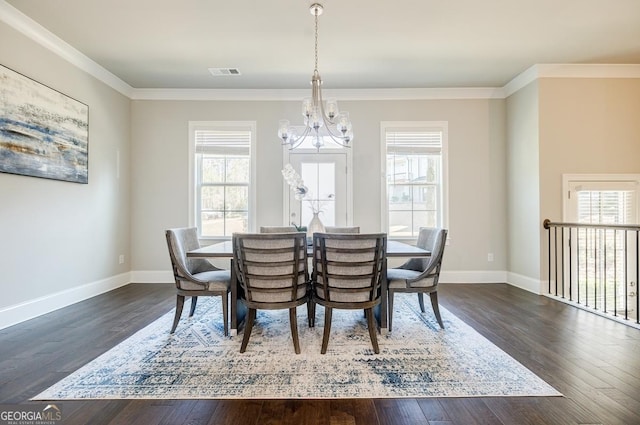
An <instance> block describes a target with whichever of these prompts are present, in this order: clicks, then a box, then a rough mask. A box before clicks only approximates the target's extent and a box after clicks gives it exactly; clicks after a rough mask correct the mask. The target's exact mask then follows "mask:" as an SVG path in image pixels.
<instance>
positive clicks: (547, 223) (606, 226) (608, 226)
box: [542, 218, 640, 232]
mask: <svg viewBox="0 0 640 425" xmlns="http://www.w3.org/2000/svg"><path fill="white" fill-rule="evenodd" d="M542 226H543V227H544V228H545V229H549V228H551V227H578V228H583V229H612V230H613V229H615V230H632V231H636V232H637V231H640V226H639V225H633V224H587V223H554V222H552V221H551V220H549V219H548V218H547V219H545V220H544V221H543V222H542Z"/></svg>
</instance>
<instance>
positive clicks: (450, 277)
mask: <svg viewBox="0 0 640 425" xmlns="http://www.w3.org/2000/svg"><path fill="white" fill-rule="evenodd" d="M506 281H507V272H505V271H487V270H483V271H480V270H472V271H442V272H441V273H440V283H505V282H506Z"/></svg>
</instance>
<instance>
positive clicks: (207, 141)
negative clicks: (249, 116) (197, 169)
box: [195, 130, 251, 155]
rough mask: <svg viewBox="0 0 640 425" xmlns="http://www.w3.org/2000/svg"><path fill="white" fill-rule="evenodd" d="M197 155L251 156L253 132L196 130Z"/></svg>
mask: <svg viewBox="0 0 640 425" xmlns="http://www.w3.org/2000/svg"><path fill="white" fill-rule="evenodd" d="M195 139H196V154H214V155H216V154H217V155H233V154H236V155H249V154H250V152H251V131H246V130H196V131H195Z"/></svg>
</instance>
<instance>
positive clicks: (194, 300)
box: [189, 296, 198, 317]
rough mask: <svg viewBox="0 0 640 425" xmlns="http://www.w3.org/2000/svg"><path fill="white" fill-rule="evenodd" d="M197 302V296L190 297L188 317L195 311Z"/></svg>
mask: <svg viewBox="0 0 640 425" xmlns="http://www.w3.org/2000/svg"><path fill="white" fill-rule="evenodd" d="M197 302H198V297H193V296H192V297H191V310H190V311H189V317H192V316H193V313H195V312H196V303H197Z"/></svg>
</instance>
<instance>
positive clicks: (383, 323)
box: [373, 258, 388, 334]
mask: <svg viewBox="0 0 640 425" xmlns="http://www.w3.org/2000/svg"><path fill="white" fill-rule="evenodd" d="M381 279H382V282H380V304H378V305H377V306H375V307H374V309H373V313H374V315H375V317H376V320H377V322H378V326H379V327H380V333H381V334H383V333H385V332H386V330H387V317H388V304H387V300H388V295H387V259H386V258H385V259H384V262H383V264H382V277H381Z"/></svg>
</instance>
